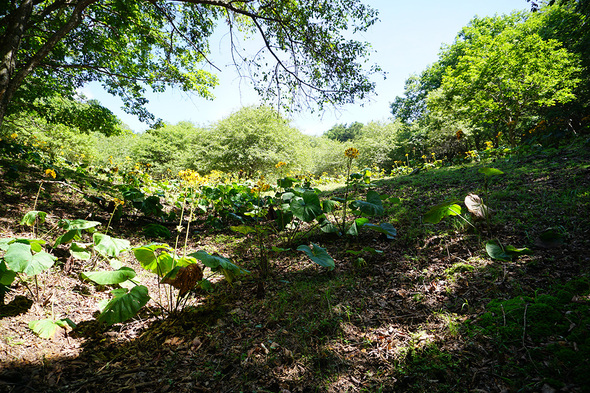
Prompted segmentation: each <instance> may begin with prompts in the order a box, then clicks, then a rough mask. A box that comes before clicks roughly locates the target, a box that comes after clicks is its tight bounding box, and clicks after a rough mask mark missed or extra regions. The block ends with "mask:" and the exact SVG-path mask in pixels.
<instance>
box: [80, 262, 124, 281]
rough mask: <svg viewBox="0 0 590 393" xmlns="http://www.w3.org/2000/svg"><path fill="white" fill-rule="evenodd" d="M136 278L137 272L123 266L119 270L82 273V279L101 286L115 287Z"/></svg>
mask: <svg viewBox="0 0 590 393" xmlns="http://www.w3.org/2000/svg"><path fill="white" fill-rule="evenodd" d="M133 277H135V270H133V269H131V268H130V267H125V266H123V267H122V268H120V269H118V270H111V271H106V270H105V271H96V272H85V273H82V278H85V279H87V280H90V281H93V282H95V283H97V284H99V285H115V284H120V283H122V282H125V281H127V280H130V279H132V278H133Z"/></svg>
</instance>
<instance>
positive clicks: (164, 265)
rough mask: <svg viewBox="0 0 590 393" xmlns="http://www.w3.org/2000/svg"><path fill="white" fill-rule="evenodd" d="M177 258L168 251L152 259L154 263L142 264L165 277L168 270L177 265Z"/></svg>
mask: <svg viewBox="0 0 590 393" xmlns="http://www.w3.org/2000/svg"><path fill="white" fill-rule="evenodd" d="M175 261H176V258H174V256H173V255H172V254H169V253H167V252H165V251H164V252H163V253H161V254H160V255H158V257H157V258H156V259H154V260H153V261H152V263H150V264H148V265H144V264H143V263H142V264H141V266H142V267H143V268H144V269H146V270H149V271H151V272H152V273H156V274H157V275H158V276H160V277H164V276H165V275H166V274H168V272H169V271H170V270H172V269H174V267H175V266H176V263H175Z"/></svg>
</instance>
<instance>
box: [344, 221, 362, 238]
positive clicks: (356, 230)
mask: <svg viewBox="0 0 590 393" xmlns="http://www.w3.org/2000/svg"><path fill="white" fill-rule="evenodd" d="M346 234H347V235H350V236H358V235H359V228H358V224H357V223H356V220H355V221H353V222H352V225H351V226H350V227H349V228H348V230H347V231H346Z"/></svg>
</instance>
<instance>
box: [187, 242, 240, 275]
mask: <svg viewBox="0 0 590 393" xmlns="http://www.w3.org/2000/svg"><path fill="white" fill-rule="evenodd" d="M188 256H189V257H193V258H196V259H198V260H199V261H201V262H202V263H203V265H205V266H207V267H208V268H210V269H211V270H212V271H214V272H215V271H221V273H223V276H224V277H225V279H226V280H227V281H228V282H232V281H233V280H234V279H235V278H236V276H238V275H242V274H248V273H250V272H249V271H248V270H246V269H243V268H241V267H239V266H238V265H234V264H233V263H232V262H231V261H230V260H229V259H227V258H224V257H221V256H219V255H211V254H209V253H208V252H206V251H202V250H200V251H197V252H193V253H192V254H189V255H188Z"/></svg>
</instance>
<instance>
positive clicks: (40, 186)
mask: <svg viewBox="0 0 590 393" xmlns="http://www.w3.org/2000/svg"><path fill="white" fill-rule="evenodd" d="M41 189H43V181H42V180H41V182H40V183H39V189H38V190H37V195H35V202H34V203H33V211H35V210H37V201H38V200H39V195H40V194H41ZM36 222H37V218H35V222H33V237H36V234H35V223H36Z"/></svg>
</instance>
